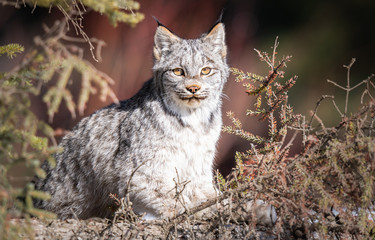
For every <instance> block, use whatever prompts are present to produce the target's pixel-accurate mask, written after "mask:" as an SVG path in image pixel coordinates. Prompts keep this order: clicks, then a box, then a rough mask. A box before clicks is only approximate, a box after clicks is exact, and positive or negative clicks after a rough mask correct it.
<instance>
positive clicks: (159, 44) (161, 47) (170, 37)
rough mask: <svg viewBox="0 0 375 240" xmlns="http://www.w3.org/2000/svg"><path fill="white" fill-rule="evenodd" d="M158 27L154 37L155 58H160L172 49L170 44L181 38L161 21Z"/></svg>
mask: <svg viewBox="0 0 375 240" xmlns="http://www.w3.org/2000/svg"><path fill="white" fill-rule="evenodd" d="M157 22H158V25H159V26H158V28H157V29H156V33H155V37H154V43H155V45H154V58H155V59H156V60H160V58H161V55H162V54H163V53H164V52H168V51H169V50H170V46H171V45H172V44H174V43H176V42H179V41H180V40H181V39H180V38H179V37H177V36H176V35H175V34H173V33H172V32H171V31H170V30H169V29H168V28H166V27H165V26H164V25H162V24H161V23H160V22H159V21H157Z"/></svg>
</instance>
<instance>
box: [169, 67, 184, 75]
mask: <svg viewBox="0 0 375 240" xmlns="http://www.w3.org/2000/svg"><path fill="white" fill-rule="evenodd" d="M172 71H173V73H174V74H175V75H176V76H185V72H184V70H183V69H182V68H175V69H173V70H172Z"/></svg>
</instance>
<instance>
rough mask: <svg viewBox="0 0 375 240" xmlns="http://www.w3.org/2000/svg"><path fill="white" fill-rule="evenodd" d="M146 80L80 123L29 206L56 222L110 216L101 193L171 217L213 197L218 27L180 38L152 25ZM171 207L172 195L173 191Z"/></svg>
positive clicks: (223, 71)
mask: <svg viewBox="0 0 375 240" xmlns="http://www.w3.org/2000/svg"><path fill="white" fill-rule="evenodd" d="M154 40H155V46H154V50H153V54H154V67H153V78H152V79H151V80H149V81H148V82H146V83H145V84H144V86H143V87H142V89H141V90H140V91H139V92H138V93H137V94H136V95H135V96H134V97H132V98H131V99H129V100H126V101H122V102H120V104H113V105H110V106H108V107H106V108H103V109H101V110H98V111H97V112H95V113H94V114H92V115H91V116H89V117H86V118H84V119H83V120H82V121H81V122H80V123H79V124H78V125H77V126H76V127H75V128H74V129H73V130H72V132H70V133H69V134H67V135H66V136H65V137H64V138H63V140H62V142H61V144H60V145H61V146H62V147H63V149H64V150H63V152H61V153H58V154H56V156H55V157H56V161H57V166H56V167H55V168H50V167H49V166H48V165H47V164H44V166H43V167H44V169H45V170H46V172H47V177H46V178H45V179H36V180H35V186H36V188H37V189H40V190H44V191H47V192H48V193H50V194H51V199H50V200H48V201H36V202H35V204H36V206H37V207H40V208H44V209H47V210H49V211H52V212H55V213H56V214H57V215H58V217H59V218H62V219H66V218H71V217H74V216H77V217H78V218H80V219H86V218H90V217H110V215H111V214H112V212H111V211H110V209H109V206H111V204H112V203H113V201H112V199H110V197H109V194H110V193H113V194H117V195H118V196H119V197H123V196H124V195H125V193H126V191H127V189H128V190H129V192H128V193H129V196H130V200H131V201H132V202H133V207H134V210H135V212H138V213H146V217H149V218H153V217H171V216H173V215H174V214H176V213H177V212H178V211H180V210H182V209H183V205H182V204H181V202H184V205H185V206H187V207H189V206H193V205H194V204H197V203H199V202H202V201H204V200H205V199H207V198H211V197H214V196H216V189H215V186H214V184H213V161H214V157H215V151H216V149H215V148H216V143H217V141H218V139H219V135H220V131H221V125H222V120H221V96H222V90H223V87H224V84H225V82H226V80H227V78H228V74H229V69H228V65H227V64H226V45H225V32H224V25H223V24H222V23H217V24H216V25H215V26H214V27H213V28H212V29H211V30H210V31H209V33H207V34H204V35H202V37H200V38H198V39H193V40H185V39H181V38H179V37H178V36H176V35H174V34H173V33H172V32H171V31H169V30H168V29H167V28H166V27H165V26H163V25H161V24H159V26H158V28H157V30H156V34H155V39H154ZM183 186H184V190H183V191H182V192H181V193H180V194H179V196H178V197H179V200H180V201H178V200H177V198H176V189H177V190H178V191H181V190H182V188H183Z"/></svg>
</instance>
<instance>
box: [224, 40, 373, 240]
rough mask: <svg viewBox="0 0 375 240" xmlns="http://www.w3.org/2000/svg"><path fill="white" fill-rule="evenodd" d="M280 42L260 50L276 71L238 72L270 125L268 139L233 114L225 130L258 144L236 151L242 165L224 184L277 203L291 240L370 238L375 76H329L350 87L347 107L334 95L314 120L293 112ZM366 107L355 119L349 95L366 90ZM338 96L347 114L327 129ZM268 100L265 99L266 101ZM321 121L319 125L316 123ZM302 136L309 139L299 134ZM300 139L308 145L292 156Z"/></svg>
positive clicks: (279, 232) (278, 233) (278, 229)
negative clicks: (353, 79) (328, 109)
mask: <svg viewBox="0 0 375 240" xmlns="http://www.w3.org/2000/svg"><path fill="white" fill-rule="evenodd" d="M277 45H278V43H277V39H276V42H275V45H274V47H273V52H272V54H271V55H269V54H267V53H264V52H259V51H257V53H258V55H259V57H260V60H261V61H264V62H266V64H267V65H268V66H269V68H270V71H269V73H268V75H267V76H266V77H263V78H262V77H259V76H258V75H255V74H251V73H247V74H245V73H243V72H242V71H240V70H238V69H233V70H232V72H233V74H234V75H236V76H237V78H236V80H237V81H241V82H243V81H244V80H245V79H247V82H246V83H244V87H245V88H246V93H247V94H249V95H250V96H254V97H255V98H256V101H255V110H247V113H248V115H250V116H257V117H259V120H261V121H263V120H265V121H267V122H268V137H266V138H264V137H260V136H255V135H253V134H252V133H250V132H248V131H246V130H244V129H242V126H241V123H240V121H239V120H238V119H236V118H235V117H234V114H233V113H231V112H230V113H228V116H229V117H230V118H231V119H232V122H233V126H227V127H225V128H224V131H226V132H229V133H233V134H236V135H239V136H240V137H242V138H244V139H246V140H248V141H250V145H251V148H250V149H249V150H247V151H246V152H241V153H237V154H236V160H237V167H236V169H235V170H234V172H233V173H232V174H231V176H230V178H229V179H227V180H224V179H223V178H222V177H221V178H220V179H221V186H222V188H223V189H226V188H228V186H229V188H236V187H237V186H239V185H240V184H239V182H240V183H241V184H242V185H243V184H247V186H248V188H247V189H246V191H247V192H248V193H249V194H250V195H252V196H253V197H254V198H260V199H265V200H267V201H268V202H270V203H272V204H273V205H274V206H275V207H276V209H277V212H278V218H279V219H278V221H277V223H276V226H275V229H274V234H275V235H274V236H275V237H277V238H281V239H283V238H288V239H293V238H296V239H299V238H300V239H368V238H372V237H374V230H375V229H374V227H375V224H374V216H373V215H374V214H375V212H374V209H373V203H374V202H373V200H374V193H375V192H374V184H373V182H374V177H375V141H374V126H373V125H374V121H375V119H374V110H375V107H374V104H375V101H374V98H373V96H372V92H373V91H374V89H375V85H374V83H373V82H372V81H371V80H372V77H373V76H374V75H371V76H370V77H368V78H367V79H365V80H363V81H362V82H360V83H359V84H357V85H355V86H354V87H351V86H350V69H351V67H352V65H353V64H354V62H355V59H352V61H351V62H350V64H349V65H347V66H344V67H345V68H347V72H348V73H347V85H346V86H345V87H343V86H341V85H339V84H338V83H336V82H333V81H330V80H328V82H329V83H332V84H334V85H335V86H337V87H339V88H341V89H343V90H344V91H346V101H345V108H344V110H340V109H339V108H338V107H337V104H336V102H335V101H334V97H333V96H322V98H321V99H320V100H319V101H318V102H317V104H316V107H315V109H314V111H312V112H311V119H310V121H309V122H307V121H306V117H304V116H302V115H297V114H294V113H293V108H292V107H291V106H290V105H289V104H288V102H287V100H288V89H289V88H291V87H292V86H293V84H294V83H295V80H296V79H297V78H296V77H292V78H290V79H289V80H286V81H283V77H284V75H285V73H284V72H283V71H282V70H283V69H284V68H285V67H286V62H287V61H289V60H290V57H284V58H283V59H282V60H281V61H280V62H277V61H276V55H277V52H276V48H277ZM363 86H364V88H365V89H364V90H363V93H362V96H361V104H360V106H359V110H358V111H357V112H356V113H354V114H351V115H350V116H348V103H349V101H350V98H349V94H350V92H351V91H352V90H354V89H356V88H358V87H363ZM326 99H328V100H331V101H332V103H333V105H334V108H335V109H336V110H337V111H338V113H339V114H340V116H341V121H340V122H339V123H338V124H337V126H334V127H326V126H325V125H324V123H323V121H322V120H321V118H320V117H318V116H317V110H318V108H319V106H320V105H321V104H322V103H323V102H324V100H326ZM263 102H265V103H264V104H263ZM314 125H317V126H314ZM297 134H300V135H301V136H302V138H300V139H302V142H299V141H297V140H296V139H298V138H296V136H297ZM293 144H298V145H301V144H302V146H303V150H302V151H301V152H300V153H299V154H297V155H295V156H289V154H288V153H289V150H290V147H291V146H292V145H293Z"/></svg>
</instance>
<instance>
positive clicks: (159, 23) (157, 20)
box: [152, 16, 165, 27]
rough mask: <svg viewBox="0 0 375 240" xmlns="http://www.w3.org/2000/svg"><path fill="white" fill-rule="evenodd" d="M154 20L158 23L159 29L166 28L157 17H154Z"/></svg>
mask: <svg viewBox="0 0 375 240" xmlns="http://www.w3.org/2000/svg"><path fill="white" fill-rule="evenodd" d="M152 18H153V19H154V20H155V21H156V22H157V24H158V27H159V26H162V27H165V26H164V25H163V24H162V23H161V22H160V21H159V19H157V18H156V17H155V16H152Z"/></svg>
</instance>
